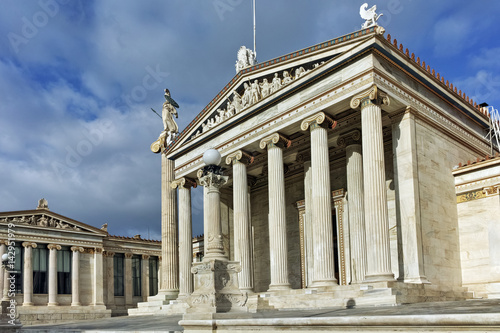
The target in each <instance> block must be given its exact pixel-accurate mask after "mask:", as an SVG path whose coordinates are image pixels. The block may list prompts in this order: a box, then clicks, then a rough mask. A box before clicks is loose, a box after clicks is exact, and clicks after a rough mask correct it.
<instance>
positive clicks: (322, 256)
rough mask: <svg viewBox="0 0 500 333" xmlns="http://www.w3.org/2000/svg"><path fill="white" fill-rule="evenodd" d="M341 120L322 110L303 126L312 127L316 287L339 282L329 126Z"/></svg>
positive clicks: (302, 127)
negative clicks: (334, 229)
mask: <svg viewBox="0 0 500 333" xmlns="http://www.w3.org/2000/svg"><path fill="white" fill-rule="evenodd" d="M336 125H337V122H336V121H334V120H333V119H332V118H330V117H329V116H328V115H326V114H325V113H324V112H319V113H317V114H315V115H313V116H311V117H309V118H306V119H305V120H304V121H302V124H301V125H300V128H301V129H302V130H303V131H306V130H307V129H308V128H309V129H310V131H311V168H312V169H311V170H312V184H311V186H312V220H313V242H314V273H313V283H312V287H331V286H334V285H336V284H337V279H336V278H335V262H334V253H333V226H332V198H331V195H332V194H331V190H330V159H329V156H328V129H333V128H335V126H336Z"/></svg>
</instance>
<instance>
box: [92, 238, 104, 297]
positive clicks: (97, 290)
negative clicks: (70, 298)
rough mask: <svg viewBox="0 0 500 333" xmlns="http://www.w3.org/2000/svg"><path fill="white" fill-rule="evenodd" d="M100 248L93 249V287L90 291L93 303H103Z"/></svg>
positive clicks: (101, 250)
mask: <svg viewBox="0 0 500 333" xmlns="http://www.w3.org/2000/svg"><path fill="white" fill-rule="evenodd" d="M102 252H103V249H102V248H95V249H94V276H93V278H94V281H93V282H94V286H93V287H94V288H93V291H92V303H93V305H104V286H103V282H104V281H103V275H102V274H103V262H102Z"/></svg>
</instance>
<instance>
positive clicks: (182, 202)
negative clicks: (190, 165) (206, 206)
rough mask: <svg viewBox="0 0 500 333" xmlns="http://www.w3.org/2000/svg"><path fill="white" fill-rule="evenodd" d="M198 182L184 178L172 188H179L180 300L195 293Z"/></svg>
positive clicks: (174, 183)
mask: <svg viewBox="0 0 500 333" xmlns="http://www.w3.org/2000/svg"><path fill="white" fill-rule="evenodd" d="M196 185H197V184H196V181H194V180H193V179H190V178H186V177H182V178H179V179H176V180H174V181H173V182H172V183H171V186H172V188H174V189H175V188H179V298H180V297H186V296H188V295H190V294H191V293H192V292H193V274H192V273H191V264H192V262H193V241H192V239H193V233H192V224H191V187H196Z"/></svg>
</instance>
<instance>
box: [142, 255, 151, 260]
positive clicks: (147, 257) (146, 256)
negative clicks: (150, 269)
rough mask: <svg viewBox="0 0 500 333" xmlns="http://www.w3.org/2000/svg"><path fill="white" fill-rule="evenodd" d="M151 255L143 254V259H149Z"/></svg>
mask: <svg viewBox="0 0 500 333" xmlns="http://www.w3.org/2000/svg"><path fill="white" fill-rule="evenodd" d="M149 257H150V255H149V254H143V255H142V260H149Z"/></svg>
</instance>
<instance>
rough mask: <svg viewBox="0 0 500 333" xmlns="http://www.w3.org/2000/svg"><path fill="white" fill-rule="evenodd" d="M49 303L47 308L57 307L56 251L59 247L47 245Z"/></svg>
mask: <svg viewBox="0 0 500 333" xmlns="http://www.w3.org/2000/svg"><path fill="white" fill-rule="evenodd" d="M47 247H48V249H49V303H48V304H47V305H48V306H55V305H57V250H60V249H61V245H56V244H49V245H48V246H47Z"/></svg>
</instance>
